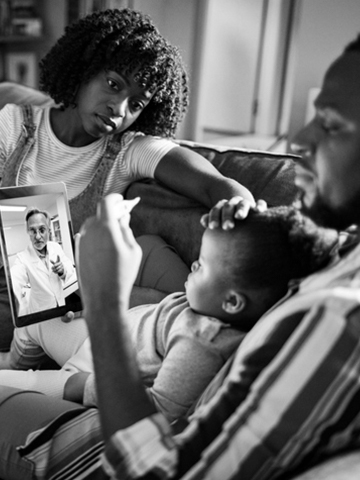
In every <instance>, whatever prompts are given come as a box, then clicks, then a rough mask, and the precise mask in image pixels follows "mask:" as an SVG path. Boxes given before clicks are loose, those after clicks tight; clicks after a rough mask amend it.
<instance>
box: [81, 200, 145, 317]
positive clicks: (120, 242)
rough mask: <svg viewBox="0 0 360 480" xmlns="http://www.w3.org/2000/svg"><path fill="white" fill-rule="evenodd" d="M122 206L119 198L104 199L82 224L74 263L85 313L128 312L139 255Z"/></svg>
mask: <svg viewBox="0 0 360 480" xmlns="http://www.w3.org/2000/svg"><path fill="white" fill-rule="evenodd" d="M124 204H125V202H124V200H123V197H122V196H121V195H118V194H110V195H108V196H106V197H105V198H103V199H102V200H101V201H100V202H99V205H98V209H97V213H96V216H95V217H92V218H89V219H88V220H87V221H86V222H85V223H84V225H83V227H82V228H81V230H80V238H77V245H76V247H77V248H76V256H77V262H76V263H77V268H78V272H79V280H80V291H81V296H82V300H83V303H84V307H85V311H87V310H88V309H90V308H94V309H97V310H99V309H103V310H104V308H106V307H107V306H111V307H115V308H117V306H118V307H120V308H125V309H127V308H128V304H129V298H130V293H131V289H132V286H133V283H134V281H135V279H136V275H137V272H138V269H139V266H140V261H141V255H142V251H141V248H140V246H139V245H138V243H137V242H136V240H135V238H134V235H133V233H132V230H131V229H130V227H129V219H130V215H129V210H128V209H125V208H123V207H124ZM104 314H105V312H104ZM85 317H86V313H85Z"/></svg>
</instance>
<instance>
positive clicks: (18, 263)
mask: <svg viewBox="0 0 360 480" xmlns="http://www.w3.org/2000/svg"><path fill="white" fill-rule="evenodd" d="M25 221H26V230H27V233H28V234H29V237H30V242H31V243H30V244H29V245H28V246H27V248H26V249H25V250H24V251H22V252H20V253H18V254H17V255H16V259H15V262H14V265H13V267H12V268H11V279H12V284H13V288H14V292H15V296H16V298H17V299H18V301H19V305H20V310H19V314H20V315H24V314H30V313H34V312H38V311H42V310H48V309H51V308H55V307H58V306H62V305H65V297H64V290H63V286H64V283H65V281H66V280H68V279H69V278H70V276H71V275H73V273H74V266H73V263H72V262H71V260H70V259H69V258H67V257H66V255H65V253H64V251H63V249H62V248H61V246H60V245H59V244H58V243H56V242H52V241H50V240H49V238H50V215H49V213H48V212H46V211H42V210H38V209H37V208H33V209H31V210H29V211H28V212H27V214H26V217H25Z"/></svg>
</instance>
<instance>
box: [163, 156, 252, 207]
mask: <svg viewBox="0 0 360 480" xmlns="http://www.w3.org/2000/svg"><path fill="white" fill-rule="evenodd" d="M155 178H156V180H158V181H159V182H161V183H163V184H164V185H166V186H168V187H169V188H171V189H173V190H175V191H177V192H178V193H181V194H182V195H185V196H187V197H190V198H194V199H195V200H197V201H198V202H199V203H201V204H203V205H205V206H207V207H209V208H212V207H213V206H214V205H215V204H216V203H217V202H219V201H220V200H224V199H226V200H229V199H230V198H232V197H234V196H237V197H241V199H242V203H243V204H244V205H246V206H248V208H249V207H251V206H255V200H254V197H253V195H252V194H251V192H250V191H249V190H248V189H247V188H246V187H244V186H243V185H241V184H240V183H239V182H237V181H236V180H234V179H232V178H228V177H225V176H224V175H222V174H221V173H220V172H219V171H218V170H217V169H216V168H215V167H214V166H213V165H212V164H211V163H210V162H209V161H208V160H206V159H205V158H204V157H203V156H201V155H199V154H198V153H196V152H193V151H191V150H189V149H187V148H183V147H177V148H173V149H172V150H170V151H169V152H168V153H167V154H166V155H165V156H164V157H163V158H162V159H161V160H160V162H159V164H158V165H157V167H156V169H155Z"/></svg>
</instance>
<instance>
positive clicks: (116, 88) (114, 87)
mask: <svg viewBox="0 0 360 480" xmlns="http://www.w3.org/2000/svg"><path fill="white" fill-rule="evenodd" d="M107 83H108V85H109V87H111V88H112V89H114V90H119V85H118V84H117V82H115V81H114V80H112V79H111V78H108V79H107Z"/></svg>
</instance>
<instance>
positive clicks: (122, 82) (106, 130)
mask: <svg viewBox="0 0 360 480" xmlns="http://www.w3.org/2000/svg"><path fill="white" fill-rule="evenodd" d="M136 73H137V72H136V71H135V72H133V73H132V74H131V75H124V74H120V73H117V72H114V71H105V70H103V71H101V72H100V73H99V74H98V75H96V76H95V77H94V78H92V79H91V80H90V81H89V82H88V83H85V84H82V85H81V86H80V88H79V92H78V94H77V97H76V103H77V107H76V109H75V111H76V114H77V116H78V120H79V121H80V122H81V126H82V128H83V129H84V130H85V132H86V134H87V135H88V136H90V137H91V138H92V141H94V139H98V138H101V137H103V136H105V135H113V134H115V133H121V132H123V131H125V130H126V129H127V128H129V127H130V126H131V125H132V124H133V123H134V122H135V120H136V119H137V118H138V117H139V116H140V114H141V113H142V111H143V110H144V108H145V107H146V106H147V105H148V104H149V102H150V101H151V98H152V94H151V93H150V92H149V91H148V90H146V89H145V88H142V87H140V86H139V85H138V84H137V83H136V82H135V80H134V76H135V75H136Z"/></svg>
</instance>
